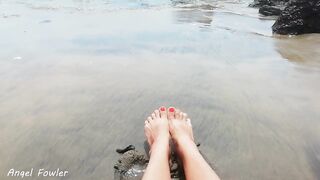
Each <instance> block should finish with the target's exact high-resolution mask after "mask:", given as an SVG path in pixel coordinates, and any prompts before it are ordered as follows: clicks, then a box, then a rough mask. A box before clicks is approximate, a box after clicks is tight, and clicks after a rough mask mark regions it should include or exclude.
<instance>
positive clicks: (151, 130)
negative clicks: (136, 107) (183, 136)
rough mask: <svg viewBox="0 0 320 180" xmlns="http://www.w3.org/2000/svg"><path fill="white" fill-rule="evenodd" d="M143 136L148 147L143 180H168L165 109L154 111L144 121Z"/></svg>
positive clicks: (167, 134)
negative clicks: (146, 165)
mask: <svg viewBox="0 0 320 180" xmlns="http://www.w3.org/2000/svg"><path fill="white" fill-rule="evenodd" d="M144 130H145V134H146V137H147V140H148V143H149V145H150V160H149V164H148V167H147V169H146V171H145V173H144V175H143V178H142V179H143V180H170V179H171V178H170V168H169V153H170V147H169V138H170V134H169V123H168V119H167V111H166V109H165V107H161V108H160V111H159V110H155V111H154V113H152V115H151V117H148V119H147V120H146V121H145V126H144Z"/></svg>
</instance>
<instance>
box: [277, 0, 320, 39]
mask: <svg viewBox="0 0 320 180" xmlns="http://www.w3.org/2000/svg"><path fill="white" fill-rule="evenodd" d="M272 30H273V32H274V33H277V34H291V35H298V34H305V33H319V32H320V0H291V1H290V3H289V4H288V5H287V7H286V8H285V9H284V10H283V11H282V12H281V14H280V16H279V18H278V19H277V21H276V22H275V23H274V25H273V26H272Z"/></svg>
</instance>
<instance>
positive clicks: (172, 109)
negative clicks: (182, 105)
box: [168, 107, 176, 120]
mask: <svg viewBox="0 0 320 180" xmlns="http://www.w3.org/2000/svg"><path fill="white" fill-rule="evenodd" d="M175 111H176V109H175V108H174V107H170V108H169V109H168V119H170V120H171V119H174V113H175Z"/></svg>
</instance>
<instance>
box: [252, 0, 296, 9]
mask: <svg viewBox="0 0 320 180" xmlns="http://www.w3.org/2000/svg"><path fill="white" fill-rule="evenodd" d="M289 1H290V0H254V1H253V3H251V4H250V5H249V6H250V7H258V8H260V7H262V6H285V5H286V4H287V3H288V2H289Z"/></svg>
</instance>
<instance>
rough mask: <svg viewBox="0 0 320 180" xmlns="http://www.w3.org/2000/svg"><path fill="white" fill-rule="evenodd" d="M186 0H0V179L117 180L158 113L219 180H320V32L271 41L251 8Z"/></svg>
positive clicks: (242, 3) (267, 25)
mask: <svg viewBox="0 0 320 180" xmlns="http://www.w3.org/2000/svg"><path fill="white" fill-rule="evenodd" d="M182 2H184V1H182ZM182 2H181V1H179V2H178V1H159V0H150V1H130V0H120V1H116V0H110V1H103V0H92V1H90V0H87V1H85V0H66V1H63V2H62V1H49V0H44V1H36V0H25V1H22V0H17V1H9V0H0V33H1V41H0V48H1V50H0V179H17V177H8V176H7V173H8V172H9V170H10V169H12V168H13V169H16V170H21V171H23V170H25V171H27V170H30V169H32V168H33V169H45V170H48V171H49V170H52V171H54V170H57V169H58V168H59V170H61V171H68V173H67V175H66V176H65V177H50V179H55V178H56V179H77V180H89V179H94V180H96V179H113V176H114V169H113V165H114V163H115V162H116V161H117V159H118V154H117V153H116V152H115V149H116V148H120V147H125V146H127V145H129V144H133V145H135V146H136V148H137V149H140V150H143V143H144V140H145V137H144V131H143V126H144V121H145V119H146V118H147V117H148V116H149V114H150V113H151V112H152V111H153V110H154V109H156V108H159V107H160V106H162V105H164V106H167V107H169V106H175V107H177V108H180V109H182V110H183V111H184V112H186V113H188V115H189V116H190V118H191V119H192V123H193V128H194V134H195V139H196V141H197V142H200V143H201V147H200V149H201V151H202V152H203V154H205V156H206V158H207V159H208V161H209V162H210V164H213V166H214V167H215V168H216V171H217V173H218V174H219V175H220V176H221V179H225V180H233V179H243V180H256V179H259V180H269V179H273V180H284V179H288V180H295V179H297V180H300V179H304V180H315V179H320V131H319V129H320V121H319V119H320V111H319V109H320V93H319V92H320V83H319V80H320V51H319V47H320V35H319V34H307V35H301V36H279V35H273V34H272V30H271V26H272V24H273V23H274V21H275V18H273V17H268V18H267V17H263V16H261V15H259V14H258V12H257V9H254V8H250V7H248V4H249V3H251V1H249V0H239V1H238V0H228V1H188V2H184V3H182ZM26 179H27V178H26ZM32 179H43V177H36V176H34V177H33V178H32Z"/></svg>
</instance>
